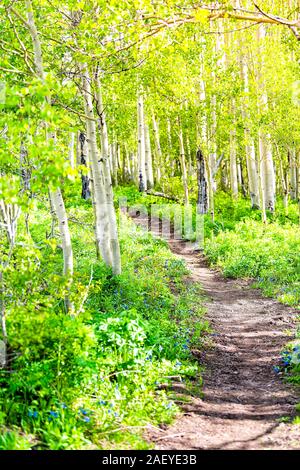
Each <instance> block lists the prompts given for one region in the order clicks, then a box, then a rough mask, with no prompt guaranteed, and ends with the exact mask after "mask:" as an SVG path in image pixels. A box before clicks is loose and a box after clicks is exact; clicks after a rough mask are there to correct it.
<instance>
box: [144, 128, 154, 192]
mask: <svg viewBox="0 0 300 470" xmlns="http://www.w3.org/2000/svg"><path fill="white" fill-rule="evenodd" d="M145 166H146V180H147V189H151V188H153V185H154V180H153V167H152V152H151V141H150V132H149V126H148V125H147V124H146V125H145Z"/></svg>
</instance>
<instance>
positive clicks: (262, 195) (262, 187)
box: [258, 130, 267, 224]
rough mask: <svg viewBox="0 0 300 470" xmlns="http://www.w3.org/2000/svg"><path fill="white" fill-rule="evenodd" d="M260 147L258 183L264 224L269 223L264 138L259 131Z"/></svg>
mask: <svg viewBox="0 0 300 470" xmlns="http://www.w3.org/2000/svg"><path fill="white" fill-rule="evenodd" d="M258 145H259V165H258V181H259V196H260V209H261V217H262V222H263V223H264V224H266V223H267V214H266V198H265V178H264V153H265V150H264V137H263V136H262V135H261V130H259V131H258Z"/></svg>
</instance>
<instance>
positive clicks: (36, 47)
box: [26, 0, 73, 309]
mask: <svg viewBox="0 0 300 470" xmlns="http://www.w3.org/2000/svg"><path fill="white" fill-rule="evenodd" d="M26 12H27V23H28V29H29V33H30V36H31V40H32V44H33V52H34V54H33V56H34V64H35V68H36V72H37V75H38V76H39V78H40V79H41V80H42V81H43V82H44V80H45V73H44V66H43V56H42V47H41V42H40V39H39V33H38V30H37V27H36V24H35V19H34V14H33V9H32V3H31V0H26ZM46 100H47V101H48V102H49V99H48V98H46ZM47 134H48V132H47V131H46V136H47ZM50 194H51V196H50V197H51V198H52V203H53V207H54V209H55V212H56V216H57V219H58V223H59V229H60V236H61V242H62V247H63V257H64V267H69V268H70V269H69V268H68V269H67V271H66V272H65V268H64V274H66V273H67V274H66V275H68V276H69V277H70V281H72V275H73V252H72V247H71V248H70V246H69V245H71V236H70V231H69V224H68V218H67V216H66V210H65V205H64V201H63V198H62V195H61V191H60V189H59V188H58V189H57V190H56V192H55V193H53V192H51V193H50ZM54 199H55V200H56V201H58V199H59V204H56V203H55V204H54ZM70 284H71V282H70ZM65 303H66V307H67V308H68V307H69V308H71V307H72V309H73V306H72V304H71V303H70V301H69V299H68V298H66V299H65Z"/></svg>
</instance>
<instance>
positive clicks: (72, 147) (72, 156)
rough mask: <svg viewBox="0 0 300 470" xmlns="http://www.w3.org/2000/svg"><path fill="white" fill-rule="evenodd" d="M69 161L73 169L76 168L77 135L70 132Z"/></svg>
mask: <svg viewBox="0 0 300 470" xmlns="http://www.w3.org/2000/svg"><path fill="white" fill-rule="evenodd" d="M69 161H70V166H71V168H75V133H74V132H70V142H69Z"/></svg>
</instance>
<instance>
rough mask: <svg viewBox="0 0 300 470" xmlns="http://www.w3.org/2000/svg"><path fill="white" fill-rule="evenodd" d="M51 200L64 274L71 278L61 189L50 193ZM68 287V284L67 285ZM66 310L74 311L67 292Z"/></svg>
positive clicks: (71, 270) (69, 251) (66, 224)
mask: <svg viewBox="0 0 300 470" xmlns="http://www.w3.org/2000/svg"><path fill="white" fill-rule="evenodd" d="M50 197H51V201H52V204H53V207H54V210H55V214H56V216H57V220H58V225H59V231H60V234H61V242H62V249H63V253H64V271H63V273H64V276H65V277H66V278H68V279H69V280H72V278H73V271H74V266H73V250H72V241H71V234H70V230H69V224H68V217H67V212H66V209H65V204H64V200H63V197H62V194H61V190H60V189H59V188H58V189H56V190H55V191H52V192H51V193H50ZM69 287H70V285H69ZM65 306H66V310H67V312H69V313H74V305H73V303H72V302H71V301H70V298H69V294H67V295H66V297H65Z"/></svg>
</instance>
